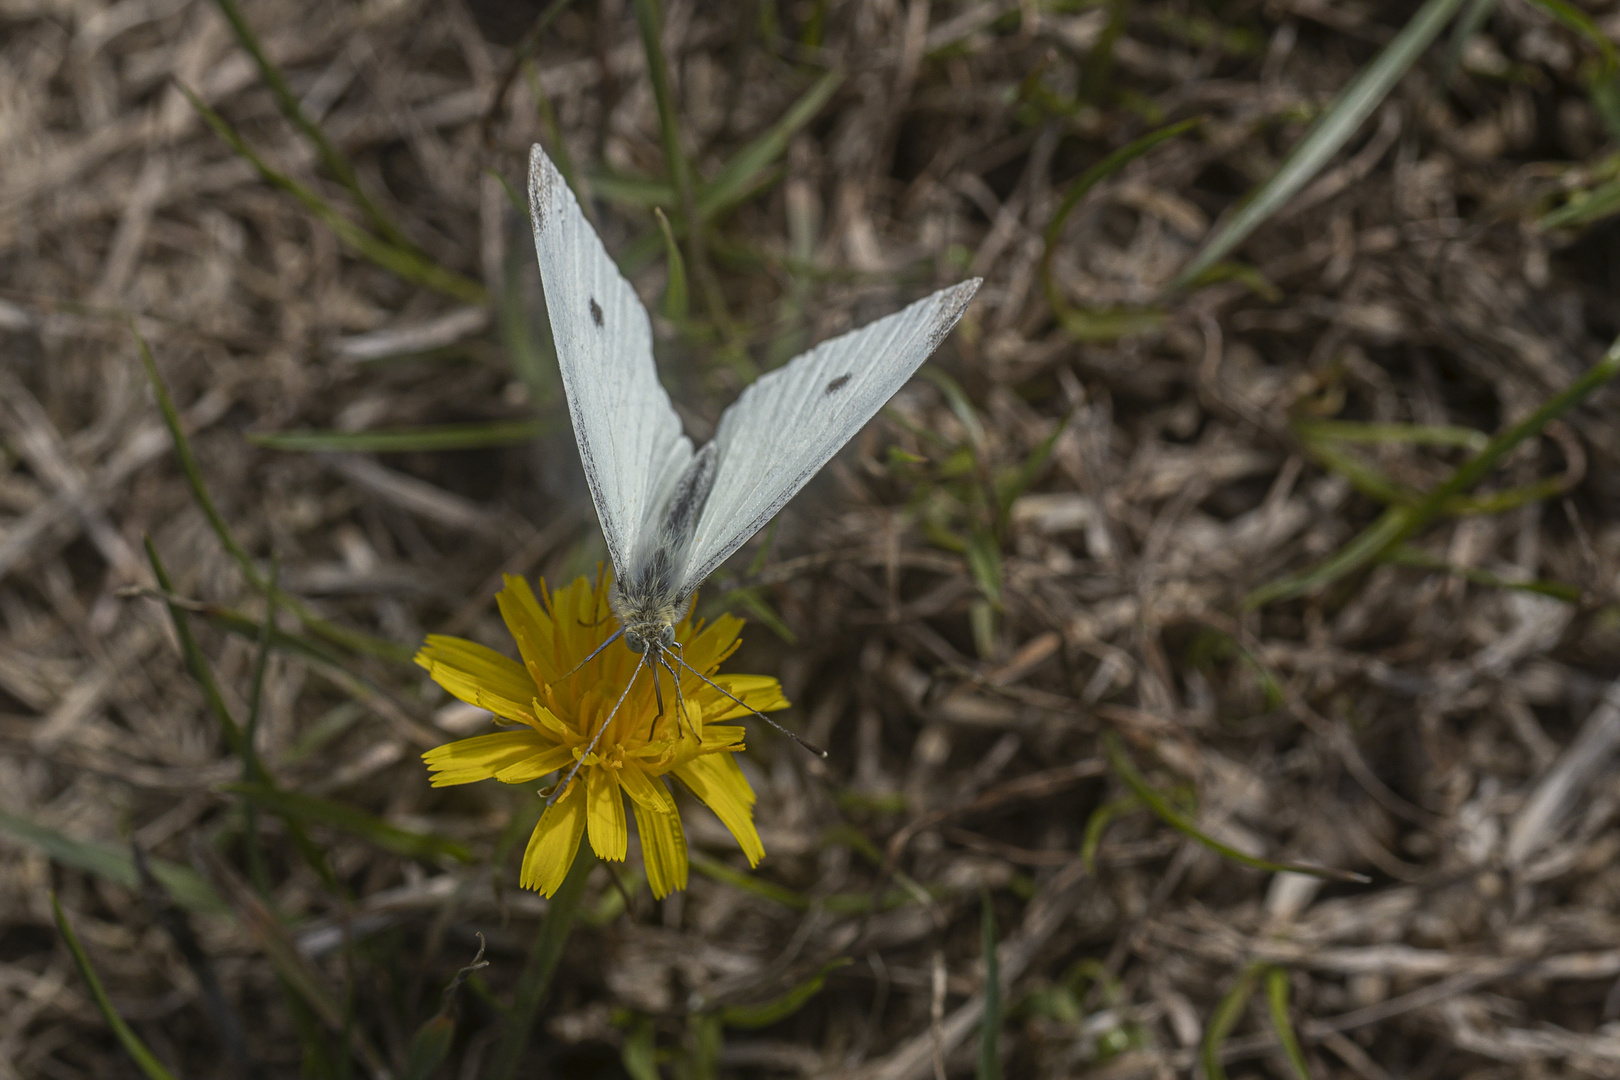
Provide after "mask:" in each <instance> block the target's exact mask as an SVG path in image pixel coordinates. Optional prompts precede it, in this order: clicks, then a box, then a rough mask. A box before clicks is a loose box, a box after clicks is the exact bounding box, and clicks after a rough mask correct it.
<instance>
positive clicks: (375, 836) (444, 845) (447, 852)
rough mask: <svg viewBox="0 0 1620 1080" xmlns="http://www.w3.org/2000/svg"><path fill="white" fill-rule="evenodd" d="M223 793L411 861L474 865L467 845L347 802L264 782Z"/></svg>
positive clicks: (227, 786)
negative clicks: (396, 822)
mask: <svg viewBox="0 0 1620 1080" xmlns="http://www.w3.org/2000/svg"><path fill="white" fill-rule="evenodd" d="M220 790H221V791H229V792H232V793H233V794H236V795H241V796H244V797H245V798H248V799H251V800H253V802H255V803H257V804H258V805H259V806H262V807H264V808H265V809H266V810H269V811H271V812H272V813H275V814H277V815H279V816H281V817H284V818H290V819H292V820H294V821H298V822H301V823H303V824H305V825H325V826H327V827H329V828H333V829H338V830H340V831H342V832H346V833H349V834H350V835H352V836H358V837H359V838H360V839H362V840H365V841H366V842H367V843H370V844H373V845H375V846H377V847H379V848H382V849H383V850H384V851H392V852H393V853H394V854H396V855H403V856H405V857H406V858H408V859H438V858H450V859H455V860H456V861H457V862H464V863H465V862H471V861H472V858H473V854H472V852H471V851H470V850H469V849H468V848H467V845H465V844H462V843H459V842H457V841H455V840H446V839H444V838H443V837H439V836H432V835H429V834H427V833H419V832H413V831H412V830H410V829H401V828H399V827H398V826H395V825H390V824H388V822H386V821H384V820H383V819H382V818H379V817H374V816H372V815H371V814H368V813H365V812H364V811H362V810H356V809H355V808H354V807H352V806H349V805H348V804H347V803H341V802H336V801H334V800H332V799H322V798H318V797H316V796H314V795H304V794H301V793H299V792H294V791H282V790H280V789H279V788H276V787H272V786H271V785H269V784H266V783H263V782H260V783H254V784H223V785H221V787H220Z"/></svg>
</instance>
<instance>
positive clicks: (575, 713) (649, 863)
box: [416, 574, 788, 898]
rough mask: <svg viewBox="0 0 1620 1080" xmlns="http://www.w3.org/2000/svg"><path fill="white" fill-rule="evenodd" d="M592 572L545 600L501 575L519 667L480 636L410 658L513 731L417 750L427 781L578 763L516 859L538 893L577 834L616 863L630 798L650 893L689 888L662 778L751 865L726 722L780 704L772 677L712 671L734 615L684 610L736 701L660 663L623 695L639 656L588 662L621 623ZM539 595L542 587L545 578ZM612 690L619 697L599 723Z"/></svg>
mask: <svg viewBox="0 0 1620 1080" xmlns="http://www.w3.org/2000/svg"><path fill="white" fill-rule="evenodd" d="M597 576H598V581H597V583H596V585H595V586H594V587H593V586H591V585H590V584H589V583H588V582H587V581H586V580H585V579H584V578H579V579H578V580H576V581H575V582H574V583H573V584H572V585H569V586H567V587H565V588H562V589H559V590H557V591H555V592H553V593H551V594H550V595H549V596H546V603H545V604H544V606H542V605H541V604H540V603H539V601H537V600H536V599H535V595H534V593H533V592H532V591H530V589H529V586H528V583H527V582H525V581H524V580H523V579H522V578H517V577H512V576H510V575H508V576H507V578H506V587H505V588H504V589H502V590H501V591H500V593H499V594H498V595H497V596H496V601H497V602H498V603H499V604H500V609H501V617H502V618H503V619H505V620H506V626H507V629H508V630H510V631H511V632H512V636H513V637H514V638H516V639H517V646H518V652H519V653H520V654H521V655H522V658H523V659H522V662H521V663H520V662H519V661H516V660H512V659H509V658H508V657H506V656H503V655H501V654H500V653H498V652H496V651H495V650H494V649H490V648H486V647H485V646H483V645H479V644H477V643H476V642H471V641H465V640H463V639H461V638H453V637H442V636H439V635H436V634H435V635H429V637H428V639H427V641H426V642H425V643H424V644H423V646H422V649H421V651H420V652H418V653H417V654H416V662H417V663H418V664H420V665H421V666H422V667H424V668H427V670H428V673H429V675H431V676H432V678H433V681H434V682H436V683H438V684H439V685H440V686H442V687H444V688H445V689H446V690H448V691H450V693H452V694H454V695H455V696H456V697H458V698H460V699H461V700H462V701H465V702H467V703H469V704H472V705H477V706H479V707H480V708H484V709H488V710H489V711H490V712H492V713H494V714H495V715H496V717H498V718H499V719H500V720H502V721H504V722H505V723H508V724H513V725H518V726H517V728H516V730H511V731H501V732H496V733H495V734H493V735H480V736H477V737H476V738H472V739H462V740H461V741H459V742H453V743H449V744H447V745H445V746H440V747H438V748H436V749H433V750H429V751H428V752H427V753H425V754H423V755H422V760H424V761H425V762H427V765H428V768H429V769H430V770H431V771H432V772H433V774H434V775H433V780H432V783H433V786H434V787H447V786H449V785H451V784H470V783H472V782H474V781H475V780H487V779H490V778H491V777H493V778H494V779H496V780H499V781H501V782H502V783H507V784H532V783H534V782H535V781H537V780H540V779H541V778H542V777H545V776H547V775H549V774H551V773H557V774H558V777H557V781H556V782H561V781H562V780H563V778H565V777H567V775H568V773H569V771H570V770H571V769H573V767H574V764H575V762H579V770H578V772H577V774H576V775H575V776H574V778H573V779H572V780H571V781H570V782H569V784H568V787H567V789H566V790H564V791H563V792H562V793H561V794H560V795H559V796H557V797H556V798H555V800H554V801H553V802H552V804H551V805H550V806H549V807H547V808H546V810H545V812H544V813H542V814H541V815H540V821H539V823H538V824H537V825H536V826H535V828H534V834H533V835H532V836H531V837H530V838H529V846H528V849H527V850H526V851H525V852H524V853H523V873H522V877H521V882H522V885H523V887H524V888H526V889H537V890H539V891H540V892H541V893H543V894H544V895H546V896H550V895H551V894H552V893H554V892H556V891H557V888H558V886H560V885H561V884H562V882H563V878H564V877H566V876H567V875H568V868H569V867H570V866H571V865H572V864H573V861H574V855H575V853H576V852H577V851H578V850H579V841H580V837H581V836H582V835H586V834H588V835H589V837H590V842H591V848H592V850H594V851H595V852H596V854H597V855H598V856H599V857H601V858H603V859H610V860H614V861H622V860H623V859H624V857H625V854H626V852H627V850H628V846H629V835H630V833H629V822H628V820H627V819H626V816H625V810H624V807H625V801H626V800H625V797H626V796H628V797H629V803H630V808H631V811H632V812H633V813H634V814H635V817H636V830H637V832H639V833H640V834H641V857H642V862H643V863H644V864H645V866H646V869H647V883H648V884H649V885H650V886H651V887H652V892H653V895H654V896H656V897H659V898H662V897H665V896H667V895H669V893H670V892H671V891H673V890H675V889H682V888H685V887H686V834H685V833H684V832H683V831H682V829H681V818H680V813H679V812H678V811H677V809H676V806H675V799H674V797H673V796H672V795H671V793H670V790H669V788H668V787H667V786H666V783H665V781H664V777H665V776H674V777H675V778H677V779H679V780H680V781H681V783H683V784H685V785H686V787H687V788H688V789H689V790H690V791H691V792H692V794H694V795H696V796H697V797H698V798H699V799H701V800H702V801H703V802H705V803H707V804H708V806H709V808H710V809H711V810H713V811H714V812H715V814H716V815H717V816H718V817H719V818H720V820H721V821H722V822H724V823H725V826H726V828H728V829H730V830H731V834H732V835H733V836H735V837H736V838H737V843H738V845H739V846H741V848H742V850H743V854H744V855H746V856H748V864H749V865H750V866H756V865H758V864H759V860H760V859H761V858H763V857H764V855H765V847H764V845H763V844H761V843H760V840H759V832H758V831H757V830H756V829H755V828H754V791H753V789H752V788H751V787H749V786H748V780H747V779H746V778H745V777H744V776H743V773H742V770H741V769H740V768H738V767H737V762H736V761H735V760H733V758H732V755H733V754H734V753H736V752H737V751H739V750H742V749H743V735H744V730H743V728H742V727H740V726H738V725H734V724H727V723H725V722H724V721H727V720H733V719H737V718H739V717H742V716H746V715H748V714H749V711H750V710H758V711H760V712H766V711H770V710H774V709H785V708H787V704H788V703H787V699H786V698H784V697H783V696H782V687H781V685H780V684H779V683H778V682H777V681H776V680H775V679H772V678H769V677H767V676H764V675H718V674H715V671H716V669H717V668H718V667H719V666H720V663H721V661H723V660H725V658H726V657H728V656H730V655H731V654H732V652H734V651H735V650H736V648H737V639H738V635H739V633H740V632H741V630H742V626H743V623H742V620H741V619H737V618H734V617H732V616H730V615H722V616H721V617H720V618H719V619H716V620H715V622H714V623H713V624H712V625H710V626H708V627H704V626H703V625H702V623H701V620H697V621H694V620H693V619H692V618H691V617H690V616H688V617H687V618H686V619H684V620H682V621H681V623H680V625H679V626H678V627H677V628H676V635H675V636H676V640H677V641H678V642H679V643H680V645H681V648H682V657H683V658H684V659H685V661H686V663H687V664H689V665H690V666H691V667H692V668H693V669H695V670H696V671H700V672H702V673H703V675H704V676H706V677H707V678H709V679H711V680H713V682H714V683H715V684H716V685H718V686H719V687H721V688H723V689H724V690H725V692H726V693H729V694H731V695H734V696H735V697H736V698H737V699H738V700H740V701H742V702H743V703H744V704H742V705H739V704H738V703H737V701H733V700H731V698H728V697H727V696H726V693H722V692H721V691H720V690H717V689H715V687H714V686H710V685H708V684H707V683H705V682H704V681H703V680H702V679H700V678H698V676H696V675H694V674H692V673H691V672H689V671H685V670H682V671H681V673H680V674H681V679H680V685H679V688H678V689H677V688H676V687H675V686H674V685H673V683H674V678H673V676H672V675H671V674H670V673H669V672H668V671H664V670H659V671H658V676H659V685H658V687H657V688H656V690H655V688H654V683H653V680H652V679H651V678H649V677H648V673H647V672H646V671H642V672H641V673H640V676H639V677H637V678H636V679H635V683H634V685H633V686H630V689H629V692H628V694H626V693H625V688H626V686H629V685H630V683H631V679H632V677H633V676H636V669H637V665H638V664H640V663H641V660H642V658H641V656H640V655H638V654H636V653H633V652H631V651H630V650H629V649H625V648H608V649H603V650H602V651H601V652H600V653H599V654H598V655H596V656H595V657H594V658H593V659H591V660H590V661H589V662H584V661H585V659H586V657H588V656H590V655H591V654H592V653H593V652H595V651H596V649H597V647H598V646H600V645H601V644H602V643H603V642H605V641H606V640H607V639H608V638H609V637H611V636H612V634H613V632H614V631H615V630H617V629H618V624H617V621H616V620H615V619H614V618H613V615H612V613H611V612H610V611H609V610H608V604H607V595H608V584H609V582H608V580H607V579H606V575H603V574H598V575H597ZM541 592H542V595H545V583H544V582H541ZM576 666H577V667H578V668H579V670H578V671H575V670H574V668H575V667H576ZM621 695H623V696H624V701H623V704H621V705H619V707H618V713H617V714H616V715H613V716H612V721H611V723H608V724H607V727H606V728H605V729H603V723H604V721H606V720H607V719H608V717H609V716H610V715H611V714H613V709H614V705H615V703H616V702H618V701H619V699H620V697H621ZM660 695H661V696H662V702H663V709H662V711H660V709H659V697H660ZM599 731H600V737H598V732H599ZM593 740H595V747H594V748H592V746H591V744H592V741H593ZM540 790H541V791H542V792H543V793H546V794H550V793H549V792H545V789H540Z"/></svg>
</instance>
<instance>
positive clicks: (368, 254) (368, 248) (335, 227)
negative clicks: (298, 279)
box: [180, 85, 489, 304]
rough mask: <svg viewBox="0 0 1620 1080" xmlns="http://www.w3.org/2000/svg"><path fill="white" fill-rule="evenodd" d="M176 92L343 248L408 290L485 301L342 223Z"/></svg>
mask: <svg viewBox="0 0 1620 1080" xmlns="http://www.w3.org/2000/svg"><path fill="white" fill-rule="evenodd" d="M180 92H181V93H183V94H185V95H186V97H187V98H188V99H189V100H190V101H191V105H192V107H193V108H194V109H196V110H197V113H198V115H200V116H201V117H202V118H203V120H204V121H205V122H206V123H207V124H208V126H209V127H211V128H213V130H214V133H215V134H216V135H218V136H219V137H220V138H221V139H222V140H224V142H225V144H226V145H227V146H229V147H230V148H231V149H232V150H233V151H235V152H236V154H237V156H239V157H241V158H243V159H244V160H245V161H247V162H248V163H249V164H250V165H252V166H253V168H254V169H255V170H256V171H257V172H258V174H259V177H260V178H261V179H262V180H264V182H265V183H267V184H269V185H270V186H271V187H274V188H278V189H279V190H281V191H284V192H286V193H287V194H289V195H291V196H292V197H293V198H295V199H297V200H298V202H299V203H301V204H302V205H303V207H304V209H306V210H308V211H309V212H310V213H311V214H312V215H314V216H315V217H317V218H319V219H320V220H321V221H322V222H324V223H325V224H326V226H327V228H329V229H331V230H332V231H333V232H335V233H336V234H337V235H338V239H340V240H342V241H343V242H344V243H345V244H348V245H349V246H350V247H351V248H353V249H354V250H355V252H356V253H357V254H359V255H360V256H361V257H363V258H365V259H368V260H370V261H371V262H373V263H375V264H376V265H378V266H380V267H382V268H383V269H384V270H387V271H389V272H391V273H393V274H396V275H398V276H399V277H401V278H403V279H404V280H406V281H409V282H411V283H412V284H415V285H420V286H422V287H423V288H426V289H433V290H434V291H436V292H441V293H445V294H446V295H448V296H454V297H455V298H456V299H458V300H464V301H466V302H468V303H470V304H483V303H484V302H485V301H486V300H488V299H489V297H488V294H487V293H486V292H485V290H484V287H483V286H482V285H480V284H479V283H478V282H476V281H474V280H473V279H472V278H469V277H466V276H465V275H463V274H458V273H457V272H455V271H454V270H447V269H445V268H444V267H442V266H440V265H439V264H438V263H436V262H434V261H433V260H431V259H429V258H428V257H427V256H426V255H422V254H420V253H418V252H416V251H413V250H411V249H409V248H402V247H399V246H398V245H395V244H391V243H389V242H388V241H386V240H383V239H380V238H379V237H377V236H374V235H372V234H371V233H369V232H367V231H366V230H365V229H362V228H361V227H360V226H358V225H356V224H355V223H354V222H352V221H350V220H349V219H348V218H346V217H344V216H343V215H342V214H341V213H339V212H338V211H337V209H336V208H334V207H333V206H332V204H330V203H328V202H327V201H326V200H325V199H323V198H321V197H320V196H319V195H317V194H315V192H313V191H311V190H310V189H309V188H307V187H305V186H304V185H303V184H300V183H299V182H298V181H296V180H294V179H293V178H292V177H290V176H288V175H287V174H285V173H282V172H279V171H277V170H276V169H273V168H271V167H270V164H269V163H268V162H267V161H265V160H264V159H263V158H262V157H260V156H259V155H258V152H257V151H255V150H254V149H253V148H252V147H251V146H249V145H248V144H247V141H246V140H245V139H243V138H242V136H241V135H240V134H238V133H237V131H236V129H235V128H233V127H232V126H231V125H230V122H229V121H227V120H226V119H225V118H224V117H223V116H221V115H220V114H219V113H218V112H216V111H214V110H213V109H212V108H210V107H209V106H208V105H207V104H206V103H205V102H204V101H203V100H202V99H201V98H199V97H198V96H197V95H196V94H194V93H193V92H192V91H191V89H190V88H189V87H187V86H184V85H181V86H180Z"/></svg>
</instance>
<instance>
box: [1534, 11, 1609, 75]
mask: <svg viewBox="0 0 1620 1080" xmlns="http://www.w3.org/2000/svg"><path fill="white" fill-rule="evenodd" d="M1530 3H1531V4H1533V5H1534V6H1536V7H1538V8H1540V9H1541V10H1542V11H1545V12H1546V13H1547V14H1548V15H1550V16H1552V17H1553V18H1554V19H1556V20H1557V21H1558V22H1560V23H1562V24H1563V25H1564V26H1565V27H1566V28H1568V29H1570V30H1573V31H1575V33H1577V34H1579V35H1580V36H1581V37H1583V38H1585V39H1586V42H1587V44H1589V45H1591V46H1592V47H1593V48H1595V49H1597V51H1598V53H1599V55H1601V56H1602V57H1603V62H1604V64H1605V65H1607V66H1608V67H1609V68H1610V69H1611V70H1612V69H1614V68H1615V67H1620V51H1617V50H1616V49H1615V47H1614V42H1612V41H1610V40H1609V39H1608V38H1606V37H1604V36H1603V31H1602V30H1600V29H1598V25H1597V23H1595V22H1593V21H1592V17H1591V16H1590V15H1588V14H1587V13H1586V12H1584V11H1582V10H1581V9H1580V8H1578V7H1576V6H1575V5H1574V4H1571V3H1569V2H1568V0H1530Z"/></svg>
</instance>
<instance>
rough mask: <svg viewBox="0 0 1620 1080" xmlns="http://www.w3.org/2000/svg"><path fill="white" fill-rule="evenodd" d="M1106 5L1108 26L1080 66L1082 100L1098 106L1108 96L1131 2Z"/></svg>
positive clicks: (1115, 0)
mask: <svg viewBox="0 0 1620 1080" xmlns="http://www.w3.org/2000/svg"><path fill="white" fill-rule="evenodd" d="M1107 3H1108V22H1107V23H1106V24H1105V25H1104V26H1103V31H1102V33H1101V34H1099V35H1097V41H1096V44H1094V45H1092V47H1091V51H1090V52H1089V53H1087V54H1086V61H1085V63H1084V64H1082V65H1081V72H1082V75H1081V80H1082V81H1081V96H1082V97H1083V98H1085V99H1086V100H1087V101H1091V102H1099V103H1100V102H1101V101H1102V100H1103V99H1104V98H1106V97H1107V96H1108V87H1109V84H1110V83H1111V82H1112V81H1113V78H1114V47H1115V46H1116V45H1118V44H1119V39H1120V38H1121V37H1123V36H1124V34H1125V25H1126V21H1127V19H1128V18H1129V16H1130V13H1131V0H1107Z"/></svg>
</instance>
